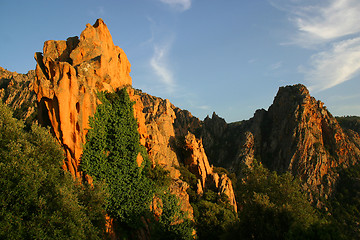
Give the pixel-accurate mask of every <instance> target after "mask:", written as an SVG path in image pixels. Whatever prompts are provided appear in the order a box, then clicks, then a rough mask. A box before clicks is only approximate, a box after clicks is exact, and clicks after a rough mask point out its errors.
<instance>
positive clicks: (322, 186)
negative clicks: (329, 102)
mask: <svg viewBox="0 0 360 240" xmlns="http://www.w3.org/2000/svg"><path fill="white" fill-rule="evenodd" d="M263 124H264V125H263V141H262V144H263V145H262V150H261V156H262V161H263V162H264V163H265V164H266V165H267V166H268V167H269V168H270V169H273V170H277V171H281V172H283V171H288V170H290V171H291V172H292V173H293V174H294V175H296V176H299V177H300V178H301V180H302V181H303V182H304V185H305V186H306V187H307V188H308V189H310V190H312V192H317V193H319V194H320V195H323V196H325V197H326V196H327V194H329V190H331V188H332V185H333V183H334V181H335V178H336V176H335V175H334V174H335V172H334V170H335V168H337V167H339V166H341V167H347V166H350V165H353V164H355V163H356V162H357V161H358V159H360V150H359V149H358V148H357V147H356V145H355V144H354V143H353V142H352V141H350V139H349V137H348V136H347V135H346V134H345V133H344V131H343V129H342V128H341V127H340V125H339V124H338V122H337V121H336V119H335V118H334V117H333V116H332V115H331V114H330V113H329V111H328V110H327V109H326V108H325V107H324V104H323V103H322V102H320V101H316V99H315V98H313V97H311V96H310V94H309V91H308V90H307V89H306V87H305V86H303V85H295V86H287V87H282V88H280V89H279V91H278V94H277V96H276V97H275V99H274V103H273V105H272V106H271V107H270V108H269V110H268V113H267V116H266V120H265V121H264V123H263Z"/></svg>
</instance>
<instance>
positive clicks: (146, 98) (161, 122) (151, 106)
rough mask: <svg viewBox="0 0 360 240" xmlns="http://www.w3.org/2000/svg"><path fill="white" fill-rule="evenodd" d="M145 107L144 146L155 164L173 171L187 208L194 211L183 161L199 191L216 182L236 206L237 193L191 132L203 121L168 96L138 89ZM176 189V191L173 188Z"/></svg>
mask: <svg viewBox="0 0 360 240" xmlns="http://www.w3.org/2000/svg"><path fill="white" fill-rule="evenodd" d="M137 94H138V95H139V96H140V99H141V101H142V104H143V106H144V108H143V113H144V114H145V126H146V132H147V133H146V134H145V135H146V136H147V137H146V140H145V146H146V148H147V150H148V153H149V157H150V159H151V160H152V162H153V164H154V165H156V164H159V165H161V166H163V167H164V168H165V169H166V170H168V171H169V172H170V176H171V177H172V178H173V179H174V180H176V182H177V186H178V187H177V189H183V191H182V194H180V192H177V193H176V195H178V196H181V195H183V196H184V197H183V198H180V199H184V200H185V201H183V204H185V205H188V206H189V208H188V209H187V211H191V212H192V208H191V206H190V205H189V204H188V201H189V199H188V194H187V193H186V190H187V188H188V187H189V186H188V185H187V184H186V183H182V181H181V180H180V171H179V170H178V169H177V168H178V167H179V166H180V164H183V165H185V166H188V167H189V170H190V171H191V172H192V173H193V174H194V175H195V176H196V177H197V178H198V179H199V184H198V189H197V192H198V193H199V194H202V192H203V190H204V189H206V188H207V185H215V186H216V189H217V191H218V193H219V194H221V193H224V194H226V195H227V196H228V198H229V200H230V203H231V204H232V205H233V206H234V209H235V210H236V209H237V206H236V201H235V194H234V191H233V188H232V184H231V181H230V179H229V178H227V179H226V180H225V176H224V177H222V179H220V177H219V176H218V174H217V173H214V172H213V168H212V167H211V166H210V164H209V161H208V159H207V156H206V153H205V150H204V147H203V145H202V140H200V139H197V138H196V137H195V135H194V134H193V133H191V132H196V131H198V130H199V129H200V127H201V124H202V123H201V121H200V120H198V119H197V118H195V117H193V116H192V115H191V114H190V113H189V112H188V111H186V110H181V109H179V108H176V107H175V106H174V105H172V104H171V103H170V101H169V100H167V99H165V100H164V99H161V98H157V97H154V96H150V95H148V94H146V93H142V92H141V91H137ZM184 152H185V154H184ZM174 192H176V191H174Z"/></svg>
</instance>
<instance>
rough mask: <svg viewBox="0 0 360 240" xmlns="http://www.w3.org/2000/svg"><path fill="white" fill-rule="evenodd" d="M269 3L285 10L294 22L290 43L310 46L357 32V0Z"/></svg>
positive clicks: (359, 8) (359, 27)
mask: <svg viewBox="0 0 360 240" xmlns="http://www.w3.org/2000/svg"><path fill="white" fill-rule="evenodd" d="M310 2H311V1H310ZM270 3H271V4H272V5H273V6H275V7H276V8H278V9H280V10H283V11H286V12H287V13H288V14H289V20H290V21H291V22H292V23H294V25H295V26H296V29H297V33H296V34H295V36H294V37H293V39H292V41H291V42H290V43H291V44H297V45H299V46H301V47H305V48H307V47H313V46H314V45H317V44H320V43H327V42H330V41H332V40H335V39H338V38H341V37H344V36H348V35H351V34H356V33H359V32H360V24H359V22H360V14H359V12H360V1H358V0H327V1H316V2H315V4H316V5H314V1H313V2H311V4H306V1H295V0H293V1H288V2H287V3H284V2H283V1H281V0H280V1H279V0H273V1H271V2H270ZM324 3H325V4H324Z"/></svg>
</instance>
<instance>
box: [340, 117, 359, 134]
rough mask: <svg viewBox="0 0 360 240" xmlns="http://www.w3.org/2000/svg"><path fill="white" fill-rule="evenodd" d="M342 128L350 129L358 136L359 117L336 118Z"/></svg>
mask: <svg viewBox="0 0 360 240" xmlns="http://www.w3.org/2000/svg"><path fill="white" fill-rule="evenodd" d="M336 120H337V121H338V122H339V124H340V125H341V127H342V128H345V129H351V130H353V131H355V132H358V133H359V134H360V117H357V116H346V117H336Z"/></svg>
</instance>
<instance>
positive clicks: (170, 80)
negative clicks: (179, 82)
mask: <svg viewBox="0 0 360 240" xmlns="http://www.w3.org/2000/svg"><path fill="white" fill-rule="evenodd" d="M170 47H171V43H170V42H168V43H167V44H165V45H162V46H158V45H155V46H154V54H153V56H152V57H151V59H150V66H151V67H152V69H153V70H154V72H155V74H156V75H157V76H158V77H159V78H160V79H159V80H160V82H162V83H163V84H164V85H165V88H166V90H167V92H169V93H172V92H173V91H174V88H175V80H174V77H173V73H172V71H171V70H170V68H169V66H168V64H167V62H168V61H167V56H168V53H169V49H170Z"/></svg>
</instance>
